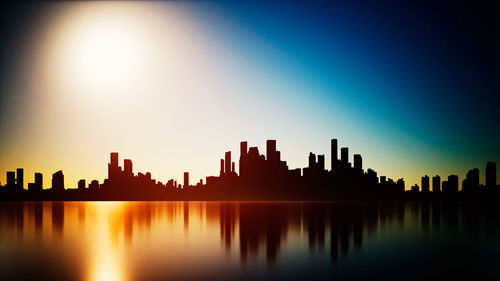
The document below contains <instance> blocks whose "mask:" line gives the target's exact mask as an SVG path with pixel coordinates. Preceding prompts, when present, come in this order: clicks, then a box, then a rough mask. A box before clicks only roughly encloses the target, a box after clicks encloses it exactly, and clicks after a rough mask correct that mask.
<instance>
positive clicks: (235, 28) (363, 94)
mask: <svg viewBox="0 0 500 281" xmlns="http://www.w3.org/2000/svg"><path fill="white" fill-rule="evenodd" d="M37 5H42V4H37ZM47 5H48V4H47ZM66 5H71V4H66ZM144 5H152V4H151V3H146V4H144ZM154 5H167V6H174V9H175V10H176V13H178V14H182V18H183V21H182V23H184V24H188V25H189V26H193V29H194V30H196V34H198V35H200V34H201V35H200V36H198V37H203V39H200V40H201V41H193V45H197V47H199V48H200V50H201V51H200V52H206V54H207V56H209V57H210V58H211V60H213V63H214V64H213V65H215V67H216V68H217V72H220V75H222V76H224V75H227V77H228V79H231V81H233V82H234V83H235V84H237V86H235V87H233V88H231V90H233V92H231V93H221V94H220V95H217V94H213V93H212V92H211V91H210V89H206V88H205V91H201V90H200V91H198V92H197V91H194V92H193V96H192V98H193V99H194V100H198V99H199V97H202V96H203V98H207V99H209V100H217V101H221V102H220V103H218V102H214V103H213V104H211V105H207V107H208V106H211V108H205V107H202V106H201V105H200V107H197V101H194V102H193V103H192V104H189V103H187V102H185V101H184V100H183V102H180V103H178V105H179V106H194V107H196V108H198V109H197V111H194V110H193V111H189V110H188V113H189V116H190V117H189V118H186V119H185V120H184V121H183V122H184V123H183V126H180V125H176V126H172V127H171V128H170V127H168V126H166V127H162V128H154V129H155V130H151V131H150V132H149V131H148V134H150V138H155V139H161V138H162V136H161V135H157V134H158V132H157V130H165V131H169V130H175V132H176V134H180V135H181V136H183V137H184V138H185V139H190V141H187V142H186V141H183V140H182V139H180V138H179V140H178V141H171V143H169V146H172V147H176V149H175V150H176V151H180V152H179V154H178V155H177V154H175V155H177V156H173V157H170V158H169V157H167V155H172V153H173V152H172V151H170V152H169V153H170V154H168V153H167V152H165V153H166V155H165V158H164V159H165V160H163V161H161V160H157V159H155V160H150V158H152V157H153V156H154V155H155V154H156V153H157V152H158V151H162V150H167V151H168V149H166V148H165V147H164V146H163V145H162V144H161V142H160V141H158V142H153V144H152V145H151V150H150V151H148V150H145V149H136V148H135V147H138V146H141V143H130V144H129V145H123V144H119V141H120V138H119V134H118V135H116V139H115V140H114V146H113V141H112V140H113V138H111V137H110V138H108V139H109V140H110V141H109V146H108V145H103V146H102V147H100V148H95V152H94V153H95V154H94V155H92V154H91V155H92V156H85V157H87V158H86V161H87V163H88V164H90V163H91V165H102V167H99V169H100V170H102V171H101V172H100V173H98V174H97V175H96V170H93V169H90V170H88V172H87V173H83V172H82V173H83V174H84V175H82V177H92V176H94V175H95V176H94V177H97V178H98V179H102V178H103V177H104V176H105V168H104V167H105V166H104V161H106V160H103V159H107V156H108V155H107V152H109V150H119V151H120V152H122V153H124V154H125V155H126V156H128V157H130V158H132V159H138V161H139V163H140V164H139V166H138V169H139V170H142V171H152V174H153V176H155V175H156V178H159V179H161V180H165V179H167V178H172V177H173V178H179V179H180V178H181V174H182V171H185V170H188V171H190V172H191V173H192V174H193V175H194V177H193V178H200V177H204V176H207V175H211V174H217V169H218V165H217V163H218V162H217V159H218V157H221V156H222V154H223V152H224V151H225V150H230V149H231V150H233V151H234V153H235V154H236V155H237V151H238V150H237V147H238V142H239V141H240V140H249V141H250V145H259V146H260V148H261V151H262V152H264V151H265V150H264V143H265V139H267V138H274V139H277V140H278V148H279V149H281V150H282V155H283V158H284V160H288V161H289V166H290V167H291V168H295V167H303V166H305V165H306V162H307V161H306V160H307V154H308V152H309V151H313V152H316V153H319V154H326V155H327V162H328V163H329V160H328V159H329V153H330V151H329V139H330V138H333V137H334V138H338V139H339V142H340V145H341V146H348V147H350V148H351V151H350V153H351V159H352V153H361V154H362V155H363V160H364V167H365V168H368V167H371V168H374V169H375V170H377V171H378V172H379V174H383V175H388V176H390V177H393V178H395V179H397V178H400V177H404V178H405V179H406V180H407V184H406V185H407V188H408V187H409V186H410V185H411V184H414V183H417V182H418V183H419V181H420V180H419V177H420V176H422V175H424V174H429V175H434V174H436V173H438V174H440V175H441V176H447V175H448V174H451V173H455V174H458V175H459V176H460V178H461V179H463V176H464V174H465V172H466V171H467V170H468V169H471V168H475V167H478V168H480V169H481V172H482V174H481V182H484V167H485V165H486V161H497V162H498V161H499V160H500V146H499V145H498V144H499V143H500V130H498V127H499V126H498V125H499V121H500V120H499V119H500V118H499V114H498V108H500V98H499V93H500V79H499V73H500V71H499V70H500V65H499V63H500V58H499V54H498V49H500V43H499V39H498V31H499V30H498V23H497V20H495V15H494V14H493V13H492V10H491V9H488V7H487V6H481V5H478V6H477V7H471V6H466V5H465V4H460V3H455V2H449V3H446V2H440V3H434V4H432V5H431V4H427V5H425V4H410V3H407V2H405V3H399V2H398V1H395V2H377V3H365V2H364V1H361V2H358V1H348V3H345V2H320V1H312V2H289V1H286V2H281V1H277V2H268V1H262V2H260V1H257V2H254V1H248V2H246V1H237V2H229V1H227V2H226V1H206V2H187V3H186V2H181V3H178V2H175V3H155V4H154ZM14 6H15V5H14ZM27 6H30V5H29V4H24V5H22V6H15V7H14V8H13V9H14V11H15V12H16V13H13V15H12V13H11V14H9V16H8V17H7V16H6V17H4V20H3V23H2V38H3V39H4V40H3V41H2V61H7V62H8V63H5V64H3V65H2V97H1V100H2V103H0V107H2V112H1V115H2V117H1V118H2V119H1V122H0V129H2V133H3V132H6V131H8V130H9V128H12V127H9V126H8V124H14V123H15V124H17V123H19V126H21V127H23V126H24V125H23V122H21V121H15V120H14V117H13V116H15V115H16V114H17V113H19V112H18V111H19V110H20V109H19V108H16V107H15V106H13V105H12V100H22V99H19V97H17V98H15V96H16V95H19V93H15V91H14V90H13V89H15V85H14V84H15V83H21V82H22V79H21V78H19V77H18V76H20V77H22V74H19V73H22V72H21V71H20V72H19V73H18V74H15V73H13V71H12V68H13V67H14V66H15V65H19V63H18V61H22V59H23V58H26V56H27V55H26V52H21V51H16V50H18V49H20V48H19V47H25V48H26V45H27V44H28V43H27V42H32V41H29V40H28V39H25V38H29V37H30V36H33V33H36V32H37V31H36V30H37V29H36V28H35V27H37V25H38V26H39V25H40V24H39V23H40V22H42V23H43V22H44V21H43V20H42V21H40V19H46V17H43V16H39V15H38V16H37V13H36V12H33V11H32V9H33V8H32V7H27ZM31 6H36V5H35V4H31ZM49 6H50V7H48V8H47V10H48V12H46V14H51V13H55V12H54V7H53V6H57V4H51V5H49ZM26 10H29V12H26ZM158 13H159V12H158ZM23 17H25V18H27V17H29V19H30V21H28V23H25V24H24V26H25V27H24V28H23V29H21V28H19V29H18V30H16V29H12V28H10V26H12V25H10V24H12V23H16V22H19V21H20V20H22V19H23ZM110 17H111V16H110ZM165 17H168V15H165ZM8 25H10V26H8ZM180 25H181V24H179V26H180ZM161 28H163V27H162V26H158V29H159V30H161ZM186 36H188V35H186ZM196 36H197V35H193V38H195V39H196V40H198V38H197V37H196ZM166 40H168V38H167V39H166ZM187 40H188V42H189V38H188V39H187ZM200 42H201V43H200ZM21 49H22V48H21ZM186 55H189V54H186ZM186 59H187V58H186ZM181 61H182V58H181ZM193 65H196V64H193ZM27 68H29V67H27ZM212 70H213V69H212ZM207 71H208V72H210V71H211V70H210V68H208V69H207ZM14 77H16V78H14ZM191 78H192V81H194V83H196V77H191ZM13 81H21V82H15V83H14V82H13ZM214 91H215V88H214ZM179 95H180V94H179ZM153 102H154V101H153ZM218 106H220V108H217V107H218ZM228 107H229V108H231V109H227V108H228ZM217 112H219V113H220V112H222V113H221V114H222V116H221V117H217V118H212V117H206V118H203V117H199V116H202V115H205V116H214V114H215V115H216V114H218V113H217ZM207 118H208V119H207ZM211 118H212V119H211ZM188 119H189V120H188ZM202 119H204V120H203V121H202ZM226 119H230V120H231V121H229V122H225V120H226ZM206 120H208V121H206ZM205 121H206V122H207V123H206V125H207V126H209V125H208V124H210V125H214V122H217V124H215V127H214V128H213V130H208V129H204V128H206V127H203V125H200V124H205V123H204V122H205ZM110 124H112V122H110ZM214 131H216V132H214ZM111 134H112V135H114V136H115V134H113V133H112V132H111ZM145 134H146V133H145ZM22 136H25V135H23V134H10V137H9V138H6V139H8V140H6V139H4V140H2V142H0V145H1V146H0V152H2V155H0V159H2V161H1V162H3V163H1V164H2V165H1V168H0V172H1V175H0V180H1V181H2V182H4V180H5V170H7V169H14V168H16V167H17V166H16V165H22V166H29V164H28V162H29V157H27V156H26V157H24V158H23V156H19V157H18V158H16V157H15V154H14V153H13V152H12V151H13V149H15V148H16V149H21V150H22V149H25V148H23V147H22V145H21V144H19V143H18V142H16V141H15V139H16V138H21V137H22ZM196 138H200V139H205V140H206V143H205V144H204V143H203V142H197V141H195V140H194V139H196ZM14 144H16V145H17V146H16V145H14ZM19 146H21V148H19ZM183 146H184V147H183ZM193 146H197V147H199V149H200V150H197V149H196V148H193ZM84 147H85V146H84V145H83V144H82V145H77V144H75V145H72V146H69V147H67V149H72V150H81V149H83V148H84ZM114 148H116V149H114ZM123 150H125V151H123ZM173 150H174V149H173ZM202 150H203V155H205V156H204V157H206V158H207V159H204V160H200V159H198V158H196V157H197V155H199V154H200V151H202ZM206 151H211V152H206ZM104 152H106V153H104ZM181 152H182V153H191V154H192V155H183V154H182V153H181ZM54 153H59V154H64V151H63V150H58V151H57V152H54ZM97 154H99V155H100V156H97ZM103 154H105V155H103ZM219 155H220V156H219ZM181 158H182V159H181ZM12 159H16V161H13V160H12ZM37 162H38V163H43V161H37ZM165 162H169V164H165ZM62 164H66V162H64V161H59V162H58V165H60V166H61V165H62ZM55 166H57V165H55ZM55 166H54V167H55ZM136 167H137V166H136ZM50 168H52V166H51V167H50ZM33 169H40V168H35V167H33ZM71 169H73V171H71ZM47 170H49V168H47ZM64 170H65V171H66V170H68V172H69V174H70V175H73V176H71V177H70V179H71V181H70V182H68V185H70V186H74V185H76V179H77V178H78V176H77V175H78V170H77V168H71V167H66V166H64ZM33 172H34V171H33ZM46 172H47V173H49V171H46ZM28 173H31V171H28ZM498 174H500V173H497V176H498ZM47 180H48V178H46V179H45V181H46V182H47ZM73 181H74V182H73Z"/></svg>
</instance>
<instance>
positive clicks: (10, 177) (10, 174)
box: [5, 171, 16, 190]
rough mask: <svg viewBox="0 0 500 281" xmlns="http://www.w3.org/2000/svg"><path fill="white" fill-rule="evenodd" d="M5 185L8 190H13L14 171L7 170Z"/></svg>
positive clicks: (14, 181)
mask: <svg viewBox="0 0 500 281" xmlns="http://www.w3.org/2000/svg"><path fill="white" fill-rule="evenodd" d="M5 186H6V187H7V189H9V190H13V189H15V188H16V172H12V171H9V172H7V184H6V185H5Z"/></svg>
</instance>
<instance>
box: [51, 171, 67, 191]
mask: <svg viewBox="0 0 500 281" xmlns="http://www.w3.org/2000/svg"><path fill="white" fill-rule="evenodd" d="M52 189H53V190H55V191H64V174H63V172H62V171H57V172H55V173H54V174H53V175H52Z"/></svg>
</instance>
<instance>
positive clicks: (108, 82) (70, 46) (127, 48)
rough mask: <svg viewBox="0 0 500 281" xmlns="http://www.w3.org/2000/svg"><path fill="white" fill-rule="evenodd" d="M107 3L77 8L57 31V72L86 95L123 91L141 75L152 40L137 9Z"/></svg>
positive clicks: (115, 93) (111, 93) (102, 94)
mask: <svg viewBox="0 0 500 281" xmlns="http://www.w3.org/2000/svg"><path fill="white" fill-rule="evenodd" d="M131 9H133V7H132V6H129V5H114V6H109V3H102V4H99V5H89V6H88V7H84V8H80V9H78V10H77V11H76V12H74V14H71V15H69V16H68V17H67V19H68V21H67V23H66V24H63V25H62V26H64V29H62V30H61V31H60V32H59V33H58V34H57V38H58V39H57V48H55V49H54V52H55V57H57V58H58V61H59V67H58V68H59V74H60V75H61V76H62V77H65V79H64V81H66V83H67V84H68V86H70V88H73V89H80V90H81V92H82V93H84V94H85V95H94V96H99V97H102V96H105V95H108V96H109V95H123V94H125V93H126V92H127V91H126V89H127V83H131V82H133V80H134V79H136V78H135V77H138V76H140V75H141V72H142V71H143V66H144V65H147V62H146V61H145V59H146V56H147V53H148V50H147V46H148V45H150V44H151V42H150V37H148V36H147V35H148V31H147V30H146V29H147V28H145V26H144V22H145V18H144V17H143V16H141V14H140V13H130V10H131Z"/></svg>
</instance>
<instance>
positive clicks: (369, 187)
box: [1, 139, 496, 199]
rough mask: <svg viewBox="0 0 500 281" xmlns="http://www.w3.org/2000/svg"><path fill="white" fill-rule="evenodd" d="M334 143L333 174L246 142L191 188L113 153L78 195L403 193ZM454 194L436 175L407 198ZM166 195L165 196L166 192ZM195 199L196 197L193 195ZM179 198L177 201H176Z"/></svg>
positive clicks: (318, 158) (33, 187) (473, 178)
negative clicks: (104, 173)
mask: <svg viewBox="0 0 500 281" xmlns="http://www.w3.org/2000/svg"><path fill="white" fill-rule="evenodd" d="M338 152H339V148H338V141H337V139H332V140H331V152H330V161H331V169H330V170H327V169H326V168H325V155H324V154H320V155H316V154H314V153H313V152H310V153H309V156H308V166H307V167H305V168H302V169H300V168H297V169H289V167H288V165H287V162H286V161H283V160H282V159H281V153H280V151H279V150H277V148H276V140H267V141H266V152H265V154H261V153H260V152H259V148H258V147H248V143H247V142H246V141H242V142H241V143H240V158H239V162H238V164H239V171H238V172H236V168H235V162H234V161H232V160H231V151H227V152H225V154H224V158H222V159H220V173H219V175H218V176H208V177H206V182H205V184H204V183H203V180H202V179H201V180H200V181H199V182H198V183H197V184H196V185H190V182H189V173H188V172H185V173H184V181H183V184H180V183H179V184H178V183H177V181H175V180H173V179H170V180H168V181H167V182H166V183H165V184H164V183H162V182H160V181H156V180H154V179H152V178H151V174H150V173H145V174H144V173H137V174H134V172H133V165H132V161H131V160H130V159H124V161H123V167H121V166H120V165H119V156H118V153H117V152H112V153H111V155H110V162H109V163H108V177H107V179H105V180H104V182H103V183H99V182H98V181H97V180H93V181H91V182H90V183H89V185H88V186H86V181H85V180H84V179H82V180H80V181H78V188H77V191H78V192H81V193H82V192H87V193H100V194H105V195H106V196H107V197H106V198H111V199H112V198H114V197H113V196H115V195H118V194H119V195H123V194H127V195H128V197H127V198H129V199H130V198H134V196H135V195H137V194H142V195H147V194H149V195H151V196H153V195H156V194H164V193H165V191H171V192H174V193H176V194H187V193H188V192H190V194H197V195H196V196H198V197H195V198H198V199H204V198H207V199H217V198H221V199H235V198H237V199H245V198H249V199H280V198H283V199H337V198H361V197H363V198H367V199H369V198H372V197H377V196H379V197H377V198H389V197H391V196H392V197H394V195H395V194H401V193H403V192H404V191H405V182H404V180H403V179H398V180H397V181H395V180H393V179H390V178H387V177H385V176H380V177H379V176H378V175H377V172H375V171H374V170H372V169H367V170H366V171H365V170H364V169H363V159H362V157H361V155H360V154H354V155H353V163H351V162H350V161H349V148H347V147H341V148H340V158H339V157H338ZM42 182H43V176H42V174H41V173H35V182H34V183H29V184H28V191H27V192H30V193H31V192H32V193H40V192H42V190H43V187H42ZM431 183H432V192H434V193H437V192H442V193H458V191H459V179H458V176H457V175H450V176H448V178H447V180H446V181H442V182H441V178H440V177H439V176H438V175H436V176H434V177H432V181H431V179H430V178H429V176H427V175H425V176H423V177H422V181H421V189H420V187H419V186H418V185H417V184H415V185H414V186H412V187H411V190H410V191H411V193H416V192H421V193H429V192H430V191H431ZM494 186H496V163H495V162H488V164H487V167H486V187H494ZM1 190H4V191H7V192H17V193H19V192H25V191H24V171H23V169H21V168H20V169H17V171H16V172H14V171H8V172H7V183H6V185H5V187H3V188H1ZM49 190H50V191H52V192H55V193H62V192H63V191H65V186H64V174H63V172H62V171H58V172H56V173H54V174H53V175H52V186H51V188H50V189H49ZM480 190H482V186H481V185H480V184H479V169H477V168H476V169H472V170H470V171H469V172H468V173H467V175H466V178H465V179H464V180H463V181H462V191H464V192H472V191H480ZM167 193H168V192H167ZM193 196H194V195H193ZM179 198H181V197H179Z"/></svg>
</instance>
